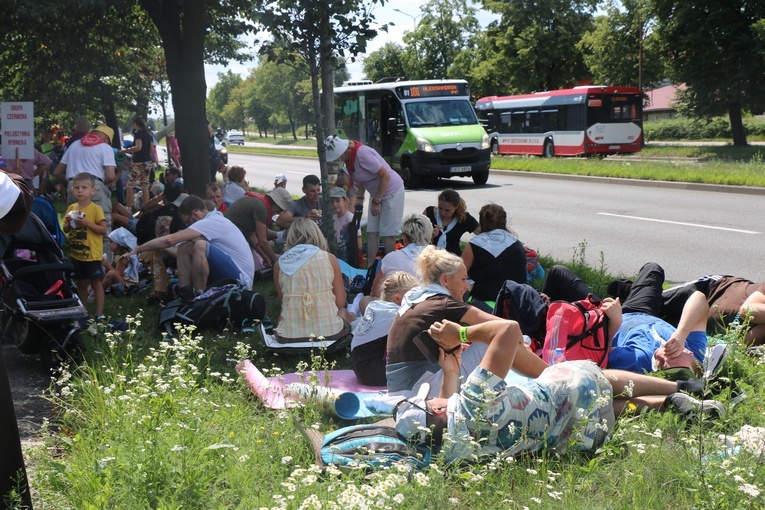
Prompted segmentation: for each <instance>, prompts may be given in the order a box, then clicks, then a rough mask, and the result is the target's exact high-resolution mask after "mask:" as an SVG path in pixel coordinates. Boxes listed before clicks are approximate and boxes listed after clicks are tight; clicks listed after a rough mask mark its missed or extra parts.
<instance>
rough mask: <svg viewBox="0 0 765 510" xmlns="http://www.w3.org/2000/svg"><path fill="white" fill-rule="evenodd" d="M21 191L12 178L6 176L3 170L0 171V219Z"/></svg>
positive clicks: (11, 206) (10, 207)
mask: <svg viewBox="0 0 765 510" xmlns="http://www.w3.org/2000/svg"><path fill="white" fill-rule="evenodd" d="M19 195H21V191H19V187H18V186H16V183H15V182H13V178H11V177H8V175H6V174H5V173H4V172H0V219H1V218H3V217H4V216H5V215H6V214H8V212H9V211H10V210H11V209H12V208H13V205H14V204H15V203H16V200H18V198H19Z"/></svg>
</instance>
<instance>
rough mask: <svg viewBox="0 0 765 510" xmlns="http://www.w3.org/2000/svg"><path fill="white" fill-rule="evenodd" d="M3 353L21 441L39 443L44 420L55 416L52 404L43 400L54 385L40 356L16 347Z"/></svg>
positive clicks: (6, 346)
mask: <svg viewBox="0 0 765 510" xmlns="http://www.w3.org/2000/svg"><path fill="white" fill-rule="evenodd" d="M2 349H3V357H4V358H5V366H6V369H7V370H8V379H9V380H10V383H11V393H12V394H13V406H14V408H15V410H16V421H17V422H18V424H19V435H20V436H21V441H22V442H24V443H34V442H37V441H38V440H39V439H40V437H39V436H40V434H39V432H40V427H41V426H42V421H43V418H50V417H51V413H52V407H51V404H50V403H49V402H48V401H47V400H45V399H44V398H43V396H42V395H43V392H44V391H45V390H46V389H47V388H48V386H49V385H50V376H48V374H46V372H45V371H44V370H43V368H42V364H41V363H40V358H39V356H30V355H28V354H23V353H22V352H21V351H19V350H18V349H17V348H16V346H15V345H8V344H6V345H3V346H2Z"/></svg>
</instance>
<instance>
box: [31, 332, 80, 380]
mask: <svg viewBox="0 0 765 510" xmlns="http://www.w3.org/2000/svg"><path fill="white" fill-rule="evenodd" d="M63 341H64V339H63V338H54V337H51V336H48V337H46V338H44V339H43V340H42V341H41V342H40V361H41V362H42V365H43V368H44V369H45V370H47V371H49V372H51V373H57V372H58V371H59V369H60V368H61V367H62V366H64V365H79V364H80V363H82V360H83V356H82V340H81V338H80V334H79V333H73V334H72V335H71V336H70V337H69V341H68V342H67V344H66V347H64V346H62V342H63Z"/></svg>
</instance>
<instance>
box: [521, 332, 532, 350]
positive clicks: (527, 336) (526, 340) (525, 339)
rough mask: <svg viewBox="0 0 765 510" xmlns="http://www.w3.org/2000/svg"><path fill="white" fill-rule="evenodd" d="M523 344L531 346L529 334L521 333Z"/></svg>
mask: <svg viewBox="0 0 765 510" xmlns="http://www.w3.org/2000/svg"><path fill="white" fill-rule="evenodd" d="M523 345H525V346H526V347H528V348H531V337H530V336H529V335H523Z"/></svg>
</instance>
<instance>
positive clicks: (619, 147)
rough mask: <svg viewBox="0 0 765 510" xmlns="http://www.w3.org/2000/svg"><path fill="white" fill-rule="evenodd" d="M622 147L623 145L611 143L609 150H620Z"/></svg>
mask: <svg viewBox="0 0 765 510" xmlns="http://www.w3.org/2000/svg"><path fill="white" fill-rule="evenodd" d="M621 148H622V146H621V145H609V146H608V149H609V150H612V151H618V150H619V149H621Z"/></svg>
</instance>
